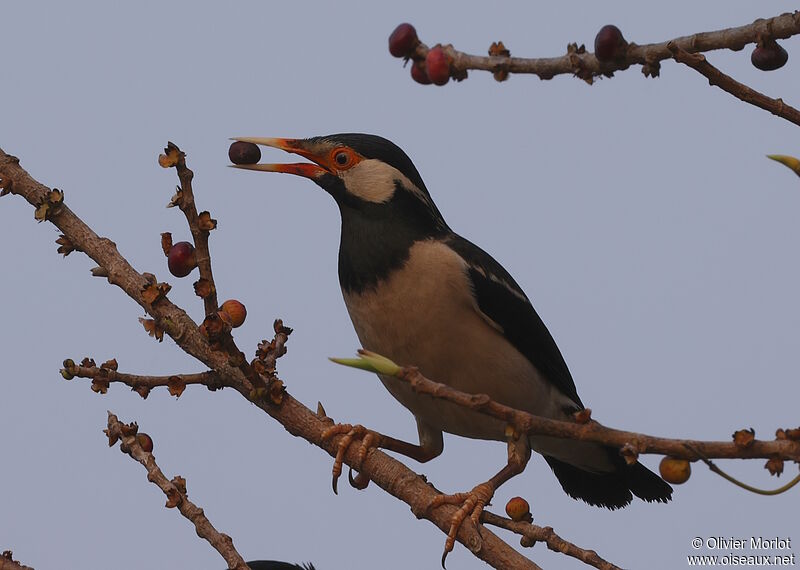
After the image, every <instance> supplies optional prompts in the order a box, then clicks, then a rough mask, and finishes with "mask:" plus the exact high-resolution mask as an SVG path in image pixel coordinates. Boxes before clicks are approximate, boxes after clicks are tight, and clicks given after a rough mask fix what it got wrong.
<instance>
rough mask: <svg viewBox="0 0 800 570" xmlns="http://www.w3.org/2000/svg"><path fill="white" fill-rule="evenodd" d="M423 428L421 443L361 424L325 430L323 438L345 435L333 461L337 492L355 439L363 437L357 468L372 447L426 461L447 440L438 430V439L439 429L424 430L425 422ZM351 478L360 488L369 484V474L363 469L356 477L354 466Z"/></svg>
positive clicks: (353, 483) (420, 428)
mask: <svg viewBox="0 0 800 570" xmlns="http://www.w3.org/2000/svg"><path fill="white" fill-rule="evenodd" d="M419 432H420V444H419V445H415V444H413V443H408V442H407V441H402V440H400V439H395V438H393V437H390V436H388V435H383V434H382V433H378V432H376V431H373V430H371V429H367V428H365V427H364V426H362V425H358V424H357V425H351V424H336V425H333V426H331V427H329V428H328V429H326V430H325V431H324V432H322V439H323V440H325V439H331V438H333V437H335V436H337V435H344V437H342V439H341V440H340V441H339V443H338V445H337V449H336V458H335V459H334V461H333V492H334V493H337V492H338V489H337V484H338V481H339V476H340V475H341V474H342V463H343V462H344V456H345V454H346V453H347V450H348V449H349V448H350V446H351V445H352V444H353V440H354V439H360V440H361V443H360V444H359V447H358V458H357V464H356V469H357V470H359V469H361V463H362V462H363V461H364V458H366V456H367V453H368V452H369V450H370V449H377V448H381V449H386V450H389V451H394V452H396V453H400V454H402V455H405V456H406V457H410V458H411V459H414V460H416V461H419V462H420V463H425V462H426V461H430V460H431V459H433V458H434V457H436V456H437V455H439V454H440V453H441V452H442V448H443V445H444V444H443V443H442V434H441V432H439V433H438V439H437V437H436V434H435V433H434V434H431V435H430V436H429V435H428V434H427V433H423V426H419ZM348 480H349V481H350V485H351V486H353V487H355V488H356V489H366V487H367V485H368V484H369V478H367V477H366V476H364V475H362V474H361V473H358V474H356V475H355V477H354V476H353V470H352V468H351V469H350V472H349V473H348Z"/></svg>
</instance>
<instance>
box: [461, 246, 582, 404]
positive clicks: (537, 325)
mask: <svg viewBox="0 0 800 570" xmlns="http://www.w3.org/2000/svg"><path fill="white" fill-rule="evenodd" d="M445 241H446V243H447V245H449V246H450V247H451V248H452V249H453V250H454V251H455V252H456V253H458V254H459V255H460V256H461V257H462V258H463V259H464V260H465V261H466V262H467V264H468V266H469V277H470V279H471V280H472V286H473V290H474V293H475V298H476V300H477V302H478V307H479V308H480V310H481V311H482V312H483V313H484V314H485V315H486V316H487V317H489V318H490V319H492V320H493V321H494V322H495V323H497V324H498V325H499V326H500V327H501V328H502V329H503V333H504V334H505V337H506V338H507V339H508V341H509V342H510V343H511V344H512V345H514V348H516V349H517V350H519V351H520V352H521V353H522V354H523V355H524V356H525V357H526V358H527V359H528V360H529V361H530V362H531V363H532V364H533V365H534V366H535V367H536V369H537V370H538V371H539V372H540V373H541V374H542V375H544V377H545V378H547V379H548V380H549V381H550V382H552V383H553V384H554V385H555V386H556V387H557V388H558V389H559V390H561V392H563V393H564V394H565V395H567V396H569V398H570V399H572V400H573V401H574V402H575V403H576V404H577V405H578V406H580V407H581V408H583V403H582V402H581V399H580V398H579V397H578V392H577V390H576V389H575V382H574V381H573V380H572V374H570V372H569V368H567V363H566V362H565V361H564V357H563V356H561V351H560V350H559V349H558V346H557V345H556V341H555V340H553V337H552V336H551V335H550V331H548V330H547V327H546V326H545V324H544V323H543V322H542V319H541V318H540V317H539V315H538V314H537V313H536V310H535V309H534V308H533V305H531V302H530V301H529V300H528V298H527V297H526V296H525V293H524V292H523V291H522V289H520V287H519V285H517V282H516V281H514V278H513V277H511V275H509V273H508V271H506V270H505V269H504V268H503V266H502V265H500V264H499V263H497V261H495V260H494V258H493V257H492V256H491V255H489V254H488V253H486V252H485V251H483V250H482V249H481V248H479V247H478V246H476V245H475V244H473V243H472V242H470V241H468V240H466V239H464V238H462V237H461V236H459V235H456V234H452V235H451V236H448V238H446V240H445Z"/></svg>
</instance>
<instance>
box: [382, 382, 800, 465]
mask: <svg viewBox="0 0 800 570" xmlns="http://www.w3.org/2000/svg"><path fill="white" fill-rule="evenodd" d="M395 376H396V377H397V378H400V379H401V380H405V381H406V382H408V383H409V384H410V385H411V386H412V388H414V391H416V392H417V393H420V394H427V395H430V396H434V397H436V398H442V399H444V400H447V401H449V402H453V403H456V404H459V405H461V406H464V407H466V408H470V409H473V410H476V411H479V412H483V413H485V414H487V415H490V416H492V417H495V418H497V419H500V420H503V421H505V422H507V423H508V424H509V425H511V426H513V427H514V429H515V430H516V431H517V432H518V433H529V434H537V435H550V436H555V437H562V438H568V439H575V440H581V441H592V442H595V443H603V444H605V445H612V446H615V447H618V448H620V449H622V448H628V449H630V451H631V452H633V453H637V454H638V453H653V454H659V455H669V456H672V457H680V458H684V459H691V460H697V459H701V458H702V457H705V458H710V457H713V458H728V459H734V458H739V459H753V458H764V459H771V458H773V457H780V458H782V459H790V460H793V461H800V441H795V440H791V439H776V440H774V441H759V440H753V441H751V442H748V444H747V445H746V446H743V445H737V444H736V443H734V442H733V441H697V440H688V439H669V438H664V437H655V436H650V435H645V434H641V433H636V432H630V431H623V430H617V429H612V428H608V427H605V426H603V425H601V424H600V423H598V422H596V421H594V420H589V421H587V422H585V423H578V422H576V423H570V422H562V421H558V420H551V419H548V418H543V417H540V416H534V415H532V414H529V413H527V412H523V411H521V410H516V409H514V408H510V407H508V406H504V405H503V404H499V403H497V402H495V401H493V400H491V399H490V398H489V396H487V395H486V394H467V393H465V392H460V391H458V390H455V389H453V388H451V387H449V386H447V385H445V384H441V383H439V382H434V381H432V380H429V379H428V378H425V377H424V376H423V375H422V374H420V372H419V370H417V369H416V368H414V367H406V368H401V369H400V371H399V372H398V373H397V374H396V375H395ZM698 452H699V453H698ZM700 454H702V455H700Z"/></svg>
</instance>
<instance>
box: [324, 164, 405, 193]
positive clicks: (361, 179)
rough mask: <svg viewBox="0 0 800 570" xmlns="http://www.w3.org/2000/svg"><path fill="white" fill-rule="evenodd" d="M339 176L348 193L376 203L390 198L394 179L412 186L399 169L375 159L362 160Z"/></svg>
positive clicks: (393, 187) (393, 189)
mask: <svg viewBox="0 0 800 570" xmlns="http://www.w3.org/2000/svg"><path fill="white" fill-rule="evenodd" d="M339 176H340V177H341V179H342V180H343V181H344V183H345V186H346V187H347V191H348V192H349V193H351V194H353V195H354V196H358V197H359V198H361V199H362V200H366V201H367V202H373V203H376V204H382V203H384V202H388V201H389V200H391V198H392V196H394V192H395V181H400V182H402V183H403V185H404V186H406V188H414V185H413V184H412V183H411V181H410V180H409V179H408V178H406V177H405V176H403V174H402V173H401V172H400V171H399V170H397V169H396V168H394V167H393V166H389V165H388V164H386V163H385V162H381V161H380V160H375V159H367V160H362V161H361V162H359V163H358V164H356V165H355V166H354V167H353V168H351V169H349V170H346V171H344V172H342V173H341V174H340V175H339Z"/></svg>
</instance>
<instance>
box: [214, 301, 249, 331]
mask: <svg viewBox="0 0 800 570" xmlns="http://www.w3.org/2000/svg"><path fill="white" fill-rule="evenodd" d="M219 310H220V312H221V313H225V314H226V315H227V316H229V317H230V319H231V327H232V328H236V327H240V326H242V323H244V319H245V318H246V317H247V309H246V308H245V307H244V305H243V304H241V303H240V302H239V301H237V300H236V299H229V300H228V301H225V302H224V303H222V306H221V307H220V308H219Z"/></svg>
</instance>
